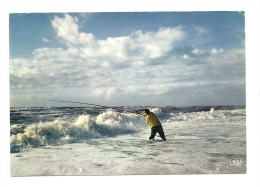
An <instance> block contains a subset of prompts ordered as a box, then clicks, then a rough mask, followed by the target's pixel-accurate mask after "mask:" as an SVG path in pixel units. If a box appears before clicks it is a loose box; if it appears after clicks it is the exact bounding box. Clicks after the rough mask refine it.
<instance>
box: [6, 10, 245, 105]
mask: <svg viewBox="0 0 260 187" xmlns="http://www.w3.org/2000/svg"><path fill="white" fill-rule="evenodd" d="M78 22H79V20H78V18H76V17H72V16H70V15H68V14H65V15H64V18H59V17H56V16H55V18H54V19H53V20H52V24H53V28H54V29H55V31H56V33H57V36H58V37H59V38H60V39H61V40H62V42H65V43H66V44H67V46H68V47H67V49H63V48H39V49H36V50H34V52H33V53H32V57H31V58H29V59H25V58H23V59H22V58H17V59H11V60H10V80H11V91H12V92H14V91H19V90H20V91H28V92H30V91H32V90H40V91H43V90H44V91H46V90H49V91H50V92H51V93H52V95H56V96H57V93H56V92H57V91H56V92H55V91H53V90H57V89H60V90H66V89H71V90H74V92H75V93H73V91H71V92H70V94H66V93H65V92H63V91H60V92H59V94H58V96H59V97H68V96H71V97H72V96H73V95H77V94H79V93H81V95H84V97H88V98H91V99H95V100H98V99H100V98H102V99H104V100H107V101H111V99H116V100H117V101H118V102H119V103H122V102H126V101H125V100H126V99H125V98H132V101H133V102H134V101H136V102H137V101H138V102H139V103H138V104H142V103H140V102H152V100H150V99H149V98H153V99H154V101H157V102H160V100H159V99H156V98H157V97H158V98H167V99H168V100H171V101H176V102H177V101H178V99H180V98H181V97H182V98H183V97H185V96H181V95H180V96H176V95H174V97H172V94H183V92H181V91H180V90H185V91H187V92H185V93H187V94H188V95H196V94H197V92H198V89H196V88H197V87H199V88H200V90H201V91H202V92H203V93H208V91H207V90H206V86H204V85H211V84H212V83H215V84H216V85H217V86H218V87H219V89H223V88H224V87H221V86H220V85H223V82H225V83H227V81H231V80H232V81H233V82H232V84H234V85H239V86H237V87H239V88H240V87H241V82H242V83H243V81H244V76H245V75H244V74H245V72H244V71H245V69H244V66H245V51H244V50H243V49H234V50H225V51H224V50H223V49H216V48H213V49H212V50H209V51H206V50H201V49H198V48H190V47H189V48H188V50H186V49H185V50H179V48H178V45H177V43H178V42H180V41H183V40H185V38H186V32H185V31H184V30H183V28H182V27H175V28H160V29H159V30H158V31H157V32H145V33H143V32H142V31H136V32H133V33H132V34H131V35H129V36H123V37H114V38H112V37H109V38H107V39H105V40H99V39H96V38H95V36H94V35H93V34H91V33H83V32H79V25H78ZM197 29H198V30H199V29H200V30H199V31H200V33H201V34H202V33H203V32H206V31H203V29H202V28H197ZM45 39H46V38H45ZM43 40H44V39H43ZM47 40H48V39H47ZM176 51H177V52H176ZM198 85H200V86H198ZM226 87H228V84H226V86H225V88H226ZM234 87H236V86H234ZM82 88H84V89H87V91H85V90H84V91H80V92H79V91H78V90H79V89H82ZM214 89H215V90H218V88H214ZM196 90H197V91H196ZM189 92H190V93H189ZM169 95H170V96H169ZM197 95H198V94H197ZM58 96H57V97H58ZM141 96H142V97H141ZM17 97H18V96H17ZM82 97H83V96H82ZM84 97H83V98H84ZM138 97H140V98H138ZM187 99H188V100H190V99H189V98H188V97H187ZM165 100H166V99H165ZM188 100H187V101H188ZM129 102H130V101H129ZM147 104H148V103H147ZM166 104H167V103H166Z"/></svg>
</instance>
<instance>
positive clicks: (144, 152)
mask: <svg viewBox="0 0 260 187" xmlns="http://www.w3.org/2000/svg"><path fill="white" fill-rule="evenodd" d="M145 108H149V109H150V110H151V111H152V112H154V113H155V114H156V115H157V117H158V118H159V120H160V121H161V123H162V125H163V128H164V131H165V135H166V138H167V142H162V141H161V138H160V137H159V136H158V135H157V136H156V137H155V141H154V142H150V141H147V140H148V137H149V134H150V127H149V126H148V125H147V124H146V123H145V117H144V116H142V115H137V114H135V113H134V112H135V111H137V110H143V109H145ZM10 125H11V126H10V152H11V155H12V154H14V155H15V157H16V158H15V159H16V160H17V159H18V158H17V157H22V156H21V154H25V155H26V154H27V152H28V151H30V153H32V152H35V153H36V151H37V150H38V149H39V150H41V149H42V148H46V147H51V148H53V147H55V148H56V149H57V148H59V147H60V148H61V149H62V147H64V146H72V147H73V146H78V145H84V149H87V150H85V151H86V152H89V158H88V159H90V160H89V161H88V163H90V162H92V161H93V168H92V169H91V171H89V172H87V169H86V168H84V170H83V169H82V171H84V172H83V173H77V172H76V173H68V174H69V175H74V174H75V175H92V174H97V175H99V174H101V175H113V174H117V175H118V174H198V173H246V109H245V107H244V106H217V107H214V108H213V107H211V106H192V107H173V106H165V107H159V106H156V107H151V106H138V107H116V108H99V107H92V108H91V107H51V108H44V107H38V108H11V109H10ZM70 149H72V148H70ZM45 151H46V150H45ZM91 151H92V156H91V154H90V152H91ZM64 153H66V155H69V152H64ZM64 153H63V154H64ZM103 153H106V154H104V155H103V157H102V158H104V161H103V162H102V163H99V164H95V163H94V162H97V160H96V158H95V156H94V155H95V154H98V155H102V154H103ZM108 153H109V155H110V157H107V154H108ZM74 154H75V153H74ZM14 155H13V156H14ZM111 155H113V156H111ZM112 157H113V159H111V160H110V159H109V158H112ZM28 158H29V157H28ZM105 158H106V159H105ZM85 159H87V158H85ZM91 159H92V161H91ZM115 159H116V160H117V162H118V163H117V164H115V163H114V164H113V165H111V166H110V167H108V166H107V167H106V169H104V168H103V169H102V170H101V166H104V167H105V165H108V163H110V162H111V163H112V162H115ZM132 159H134V160H135V161H134V162H136V163H138V162H140V163H142V164H143V166H144V167H143V168H142V169H141V170H140V168H139V167H140V165H134V164H133V160H132ZM121 160H122V161H121ZM152 160H156V162H157V163H160V167H163V169H162V170H159V171H158V170H149V169H148V168H150V166H149V165H151V163H150V162H151V161H152ZM17 162H18V160H17ZM99 162H101V161H100V160H99ZM140 163H139V164H140ZM12 164H13V165H16V164H17V163H16V161H12ZM128 164H129V165H128ZM64 167H65V166H64ZM71 167H72V166H71ZM116 167H120V168H116ZM121 167H123V168H121ZM108 168H110V169H108ZM113 168H114V169H113ZM138 168H139V169H138ZM41 170H42V168H41ZM63 171H64V170H63ZM15 172H18V171H15ZM23 173H26V172H24V171H23ZM54 174H55V175H66V173H62V172H61V171H55V172H54V173H48V174H47V175H54ZM16 175H17V176H19V172H18V174H16ZM30 175H34V174H32V173H30ZM35 175H45V174H35Z"/></svg>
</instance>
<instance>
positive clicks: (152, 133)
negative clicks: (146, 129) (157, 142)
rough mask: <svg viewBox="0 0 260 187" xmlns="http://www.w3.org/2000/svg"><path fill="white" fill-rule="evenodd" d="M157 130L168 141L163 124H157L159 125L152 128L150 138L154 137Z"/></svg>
mask: <svg viewBox="0 0 260 187" xmlns="http://www.w3.org/2000/svg"><path fill="white" fill-rule="evenodd" d="M157 132H158V133H159V135H160V137H161V138H162V139H163V141H166V138H165V135H164V131H163V128H162V125H157V126H155V127H153V128H151V135H150V137H149V140H151V139H154V137H155V135H156V133H157Z"/></svg>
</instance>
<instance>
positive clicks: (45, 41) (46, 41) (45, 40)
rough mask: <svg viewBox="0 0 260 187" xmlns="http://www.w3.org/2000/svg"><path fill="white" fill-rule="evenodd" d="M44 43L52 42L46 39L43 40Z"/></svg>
mask: <svg viewBox="0 0 260 187" xmlns="http://www.w3.org/2000/svg"><path fill="white" fill-rule="evenodd" d="M42 41H43V42H44V43H48V42H51V40H49V39H47V38H45V37H43V38H42Z"/></svg>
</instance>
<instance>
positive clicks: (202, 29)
mask: <svg viewBox="0 0 260 187" xmlns="http://www.w3.org/2000/svg"><path fill="white" fill-rule="evenodd" d="M195 30H196V31H197V33H198V34H199V35H201V34H204V33H206V32H207V30H206V29H205V28H203V27H199V26H196V27H195Z"/></svg>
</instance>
